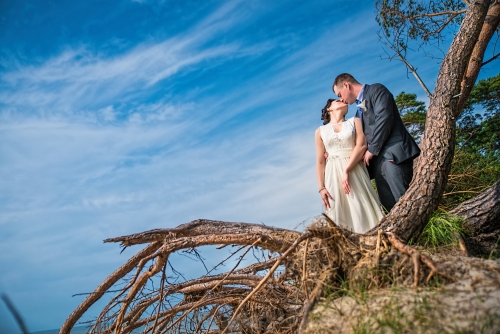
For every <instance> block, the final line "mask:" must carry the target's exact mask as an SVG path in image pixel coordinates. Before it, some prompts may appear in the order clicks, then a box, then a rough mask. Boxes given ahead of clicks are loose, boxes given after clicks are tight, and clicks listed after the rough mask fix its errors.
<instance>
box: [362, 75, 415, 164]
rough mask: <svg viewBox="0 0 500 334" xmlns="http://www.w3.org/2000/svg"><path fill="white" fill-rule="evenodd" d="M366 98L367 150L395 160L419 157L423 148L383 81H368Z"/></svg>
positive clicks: (398, 161)
mask: <svg viewBox="0 0 500 334" xmlns="http://www.w3.org/2000/svg"><path fill="white" fill-rule="evenodd" d="M363 99H364V100H365V101H366V102H365V106H366V110H365V111H364V112H363V115H362V124H363V132H364V133H365V136H366V141H367V143H368V151H370V152H371V153H373V154H374V155H376V156H383V157H384V158H386V159H387V160H394V163H395V164H399V163H402V162H404V161H407V160H408V159H414V158H415V157H417V156H418V155H419V154H420V149H419V148H418V145H417V143H416V142H415V140H414V139H413V138H412V136H411V135H410V134H409V133H408V130H406V127H405V126H404V124H403V121H402V120H401V116H400V115H399V111H398V108H397V106H396V102H395V101H394V97H393V96H392V94H391V92H389V90H388V89H387V88H386V87H385V86H384V85H381V84H373V85H366V86H365V89H364V92H363Z"/></svg>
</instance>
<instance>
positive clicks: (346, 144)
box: [315, 73, 420, 233]
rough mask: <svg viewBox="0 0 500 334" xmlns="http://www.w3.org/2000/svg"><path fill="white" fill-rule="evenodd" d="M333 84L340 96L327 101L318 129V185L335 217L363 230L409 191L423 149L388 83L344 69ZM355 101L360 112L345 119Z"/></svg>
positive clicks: (338, 220)
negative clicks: (361, 80) (373, 81)
mask: <svg viewBox="0 0 500 334" xmlns="http://www.w3.org/2000/svg"><path fill="white" fill-rule="evenodd" d="M332 90H333V92H334V93H335V94H336V95H337V96H338V98H339V99H338V100H335V99H329V100H328V101H327V103H326V105H325V107H324V108H323V110H322V113H321V119H322V120H323V126H320V127H319V128H318V129H317V130H316V133H315V143H316V177H317V180H318V190H319V194H320V196H321V201H322V203H323V206H324V207H325V213H326V214H327V215H328V217H329V218H330V219H332V220H333V221H334V222H335V223H336V224H337V225H340V226H343V227H345V228H348V229H350V230H352V231H354V232H356V233H364V232H366V231H368V230H370V229H371V228H373V227H374V226H375V225H376V224H377V223H378V221H379V220H380V219H381V218H382V217H383V209H385V211H387V212H389V211H390V210H391V209H392V207H393V206H394V205H395V204H396V202H397V201H398V200H399V198H400V197H401V196H403V194H404V193H405V192H406V190H407V189H408V187H409V185H410V182H411V180H412V177H413V160H414V159H415V158H416V157H417V156H418V155H419V154H420V149H419V148H418V145H417V143H416V142H415V140H414V139H413V138H412V136H411V135H410V134H409V133H408V131H407V129H406V127H405V126H404V124H403V121H402V120H401V116H400V114H399V111H398V108H397V106H396V102H395V101H394V97H393V95H392V94H391V92H390V91H389V90H388V89H387V88H386V87H385V86H384V85H381V84H378V83H377V84H373V85H366V84H361V83H359V82H358V81H357V80H356V79H355V78H354V77H353V76H352V75H351V74H348V73H342V74H340V75H338V76H337V77H336V78H335V81H334V82H333V87H332ZM353 103H356V104H357V112H356V116H355V117H352V118H350V119H348V120H346V119H345V115H346V114H347V110H348V106H347V105H348V104H353ZM370 179H375V184H376V187H377V192H375V189H374V188H373V186H372V183H371V181H370ZM377 193H378V195H377Z"/></svg>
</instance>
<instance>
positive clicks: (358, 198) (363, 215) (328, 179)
mask: <svg viewBox="0 0 500 334" xmlns="http://www.w3.org/2000/svg"><path fill="white" fill-rule="evenodd" d="M320 134H321V139H322V140H323V144H324V145H325V148H326V151H327V152H328V160H327V162H326V167H325V187H326V189H327V190H328V192H329V193H330V194H331V195H332V197H333V200H330V209H329V210H327V211H326V214H327V215H328V217H330V219H332V220H333V221H334V222H335V223H336V224H338V225H341V226H343V227H345V228H348V229H350V230H352V231H354V232H356V233H364V232H366V231H368V230H369V229H371V228H372V227H374V226H375V224H377V222H378V221H379V220H380V219H381V218H382V216H383V214H382V210H381V207H380V204H379V203H380V202H379V199H378V196H377V194H376V193H375V189H373V186H372V184H371V182H370V178H369V176H368V171H367V170H366V167H365V165H364V164H363V161H360V162H359V163H358V164H357V165H356V166H355V167H354V168H353V169H352V170H351V171H350V172H349V185H350V186H351V191H350V193H349V194H348V195H346V194H345V193H344V189H343V187H342V171H343V170H344V169H345V166H346V165H347V162H348V161H349V157H350V156H351V153H352V150H353V148H354V146H355V140H356V138H355V127H354V118H350V119H348V120H347V121H345V122H343V123H342V130H341V131H340V132H335V130H334V128H333V125H331V124H326V125H323V126H320Z"/></svg>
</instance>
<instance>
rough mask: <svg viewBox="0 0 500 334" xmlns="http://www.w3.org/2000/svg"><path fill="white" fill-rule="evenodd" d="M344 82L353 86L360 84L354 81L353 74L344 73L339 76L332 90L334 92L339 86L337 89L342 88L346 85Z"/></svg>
mask: <svg viewBox="0 0 500 334" xmlns="http://www.w3.org/2000/svg"><path fill="white" fill-rule="evenodd" d="M344 82H349V83H352V84H359V82H358V80H356V79H354V77H353V76H352V75H351V74H349V73H342V74H339V75H337V77H336V78H335V81H334V82H333V86H332V90H334V89H333V87H335V86H337V87H340V86H342V85H343V84H344Z"/></svg>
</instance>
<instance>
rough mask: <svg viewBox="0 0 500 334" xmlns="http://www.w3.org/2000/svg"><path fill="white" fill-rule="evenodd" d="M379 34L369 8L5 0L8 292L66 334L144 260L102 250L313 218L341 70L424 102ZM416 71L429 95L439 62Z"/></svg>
mask: <svg viewBox="0 0 500 334" xmlns="http://www.w3.org/2000/svg"><path fill="white" fill-rule="evenodd" d="M377 30H378V27H377V25H376V22H375V12H374V2H372V1H356V2H354V1H273V2H271V1H259V0H255V1H236V0H235V1H203V2H201V1H160V0H158V1H153V0H151V1H149V0H142V1H138V0H136V1H131V0H114V1H111V0H109V1H92V0H89V1H80V2H78V1H76V2H75V1H40V0H38V1H28V0H23V1H13V0H10V1H9V0H6V1H2V2H1V3H0V175H1V177H0V187H1V188H0V189H1V191H0V267H1V268H2V271H1V274H0V292H5V293H8V295H9V296H10V298H11V299H12V300H13V302H14V303H15V304H16V306H17V308H18V309H19V311H20V312H21V313H22V314H23V316H24V318H25V321H26V322H27V325H28V328H29V329H30V330H31V331H40V330H46V329H53V328H58V327H60V326H61V324H62V323H63V321H64V320H65V319H66V317H67V316H68V315H69V314H70V313H71V312H72V311H73V310H74V309H75V308H76V306H77V305H78V304H79V303H80V302H81V301H82V300H83V297H71V296H72V295H73V294H77V293H81V292H90V291H92V290H93V289H94V288H95V287H96V286H97V285H98V284H99V283H100V282H101V281H102V280H103V279H104V278H105V277H106V276H107V275H109V274H110V273H111V272H112V271H113V270H114V269H115V268H116V267H118V266H119V265H121V264H122V263H123V262H124V261H126V260H127V259H128V258H129V257H130V256H132V255H133V254H134V253H135V252H136V251H137V250H138V248H131V249H127V250H126V251H125V252H124V253H122V254H120V248H119V247H118V245H114V244H103V243H102V240H103V239H105V238H109V237H115V236H119V235H124V234H130V233H135V232H140V231H144V230H148V229H153V228H160V227H174V226H177V225H179V224H182V223H186V222H189V221H191V220H193V219H198V218H207V219H214V220H224V221H243V222H248V223H264V224H266V225H273V226H279V227H285V228H295V227H296V226H298V225H299V224H301V223H302V222H304V221H308V220H310V219H311V218H312V217H314V216H316V215H318V214H320V213H321V212H322V208H321V203H320V200H319V196H318V194H317V189H316V188H317V186H316V181H315V172H314V130H315V129H316V128H317V127H318V126H319V125H321V121H320V113H321V112H320V110H321V108H322V107H323V106H324V103H325V102H326V100H327V99H328V98H331V97H333V93H332V91H331V85H332V82H333V79H334V78H335V76H336V75H337V74H339V73H342V72H350V73H352V74H353V75H355V76H356V77H357V78H358V80H360V81H361V82H363V83H373V82H381V83H384V84H386V86H387V87H388V88H389V89H390V90H391V91H392V92H393V93H394V94H395V95H396V94H397V93H399V92H401V91H406V92H411V93H416V94H417V95H418V97H419V99H421V100H423V101H427V99H426V98H425V94H424V92H423V90H422V89H421V88H420V86H419V85H418V83H417V81H416V80H415V79H414V78H413V77H411V76H409V77H408V76H407V73H406V70H405V68H404V66H403V65H402V64H401V63H399V62H395V61H392V62H391V61H389V60H387V59H383V58H385V52H384V50H383V45H382V44H381V43H380V42H379V41H378V37H377V34H376V32H377ZM410 60H412V61H414V64H416V65H417V66H418V67H419V71H420V73H421V75H422V77H423V78H424V80H425V81H426V83H427V85H428V86H429V87H430V88H431V89H432V87H433V86H434V80H435V77H436V74H437V71H438V60H436V59H431V58H425V57H422V56H421V55H420V56H418V55H415V56H414V58H413V59H411V58H410ZM497 66H498V65H497V64H495V65H491V67H490V69H489V70H488V71H486V72H485V73H483V74H482V76H487V75H494V74H496V73H498V67H497ZM353 111H354V110H353V109H352V108H351V111H350V114H349V115H352V114H353ZM179 266H180V267H181V269H182V268H183V266H184V264H183V263H180V264H179ZM189 266H190V265H185V268H184V269H186V270H189ZM2 306H3V305H2ZM2 306H0V317H2V315H5V314H6V311H5V309H2ZM92 312H94V313H92ZM92 312H90V313H89V314H88V317H87V318H91V317H92V316H95V315H96V313H95V312H96V311H95V310H94V311H92Z"/></svg>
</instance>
